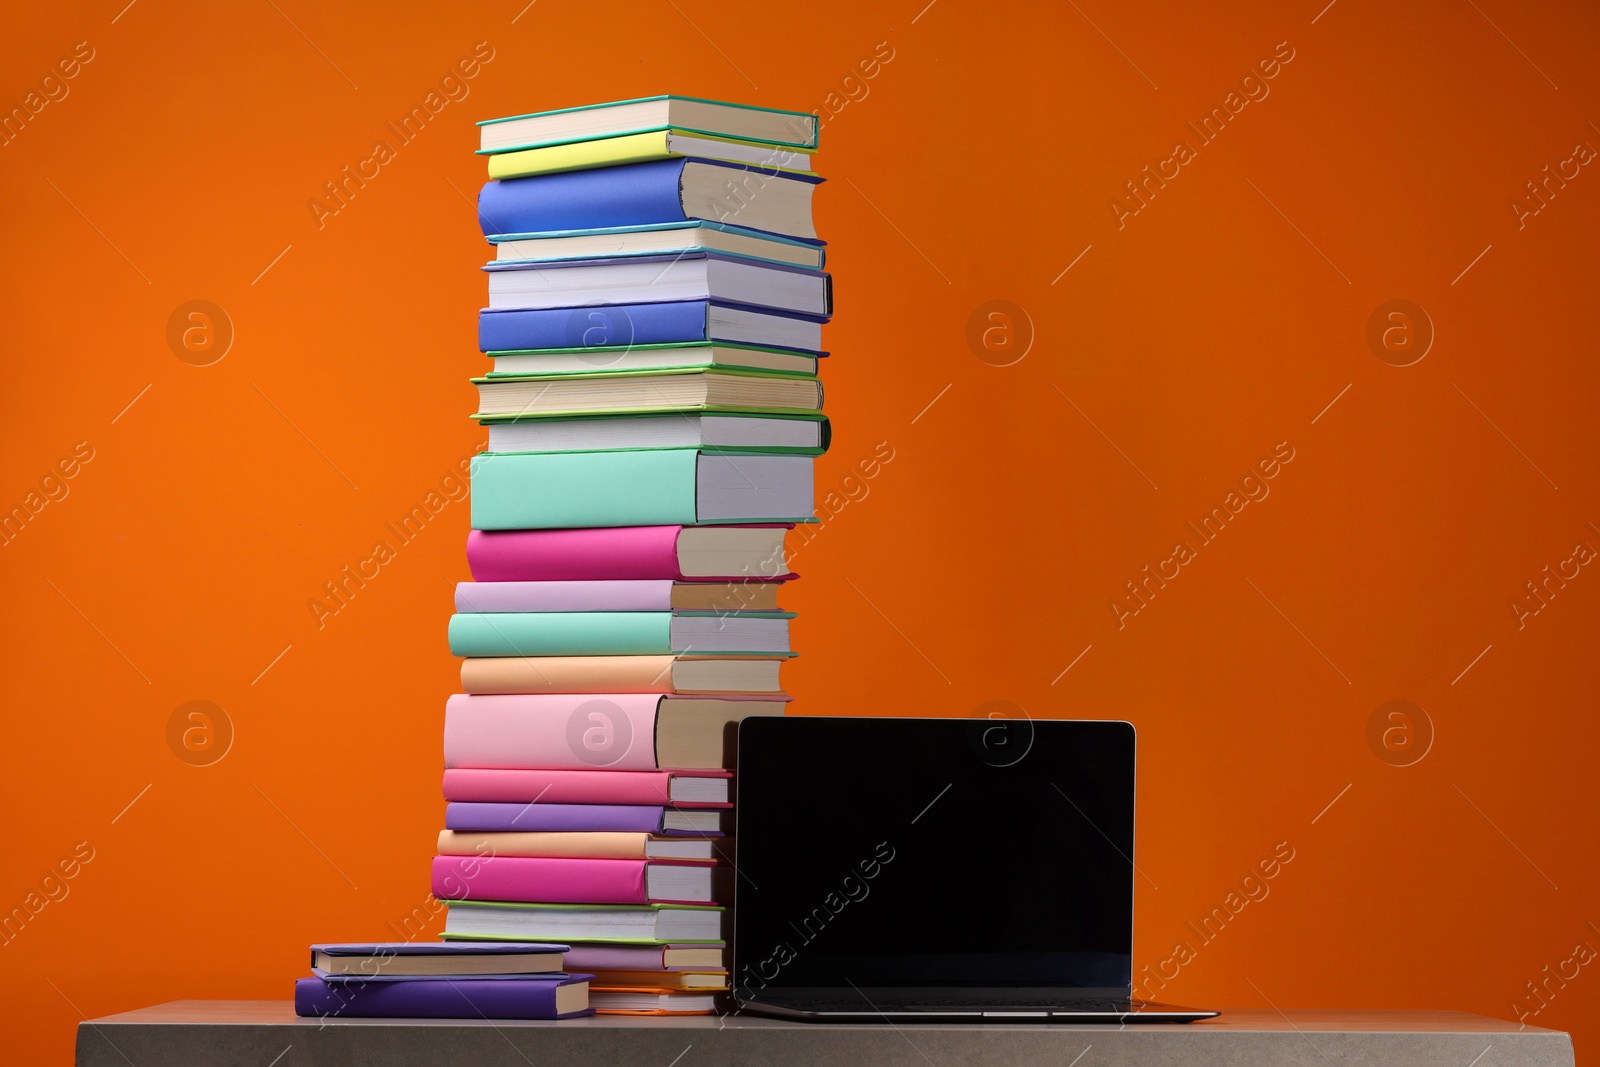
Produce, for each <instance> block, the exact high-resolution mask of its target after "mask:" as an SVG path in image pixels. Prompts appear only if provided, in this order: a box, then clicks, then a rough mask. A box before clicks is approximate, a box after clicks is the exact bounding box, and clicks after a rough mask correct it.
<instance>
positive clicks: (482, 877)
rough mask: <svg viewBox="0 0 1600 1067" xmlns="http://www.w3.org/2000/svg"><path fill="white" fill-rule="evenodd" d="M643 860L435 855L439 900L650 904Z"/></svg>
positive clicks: (434, 880) (434, 864)
mask: <svg viewBox="0 0 1600 1067" xmlns="http://www.w3.org/2000/svg"><path fill="white" fill-rule="evenodd" d="M646 866H647V865H646V864H645V862H644V861H643V860H596V859H549V858H545V857H538V856H435V857H434V858H433V895H434V896H435V897H436V898H437V899H439V900H501V901H515V902H527V903H540V904H648V903H650V901H649V899H648V898H647V897H646V895H645V869H646Z"/></svg>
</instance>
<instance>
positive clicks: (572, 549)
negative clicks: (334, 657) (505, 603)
mask: <svg viewBox="0 0 1600 1067" xmlns="http://www.w3.org/2000/svg"><path fill="white" fill-rule="evenodd" d="M789 527H790V524H788V523H768V524H764V525H756V526H745V525H728V526H704V527H695V526H682V525H661V526H619V527H612V528H599V529H551V530H505V531H489V530H473V531H472V532H471V533H469V534H467V565H468V566H469V567H470V568H471V569H472V577H473V578H474V579H476V580H477V581H480V582H545V581H611V580H629V579H651V578H655V579H661V578H667V579H671V580H673V581H688V580H705V579H712V578H721V579H724V580H735V581H740V580H746V579H754V580H766V581H776V580H779V579H790V578H794V577H796V575H794V574H793V573H791V572H790V570H789V566H788V563H787V561H786V560H785V559H784V551H783V538H784V534H785V533H786V532H787V531H788V529H789Z"/></svg>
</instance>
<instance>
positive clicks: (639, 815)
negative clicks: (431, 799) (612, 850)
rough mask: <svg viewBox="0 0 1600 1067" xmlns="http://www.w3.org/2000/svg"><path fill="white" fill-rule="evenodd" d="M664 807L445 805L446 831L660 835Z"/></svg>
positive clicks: (620, 805) (626, 805)
mask: <svg viewBox="0 0 1600 1067" xmlns="http://www.w3.org/2000/svg"><path fill="white" fill-rule="evenodd" d="M665 814H666V809H665V808H651V807H645V806H643V805H637V804H479V803H453V804H447V805H445V809H444V825H445V828H446V829H448V830H524V831H527V830H533V831H540V832H571V831H579V832H591V833H593V832H611V833H633V834H659V833H660V832H661V820H662V818H663V816H664V815H665Z"/></svg>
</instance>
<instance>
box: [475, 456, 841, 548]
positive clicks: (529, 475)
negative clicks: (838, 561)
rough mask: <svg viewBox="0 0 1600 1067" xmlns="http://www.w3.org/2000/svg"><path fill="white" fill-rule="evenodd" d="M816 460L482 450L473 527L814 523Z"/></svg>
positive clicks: (548, 527)
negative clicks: (813, 469)
mask: <svg viewBox="0 0 1600 1067" xmlns="http://www.w3.org/2000/svg"><path fill="white" fill-rule="evenodd" d="M812 493H813V488H812V477H811V457H809V456H795V455H771V454H768V453H760V452H742V453H725V454H717V453H710V452H703V451H700V450H698V449H687V448H685V449H656V450H641V451H632V452H558V453H542V454H541V453H502V452H481V453H479V454H478V455H477V456H476V457H474V458H473V461H472V527H473V529H476V530H558V529H572V528H580V527H594V526H692V525H697V524H711V523H722V524H727V523H765V522H813V521H815V515H814V514H813V512H814V511H815V508H816V503H815V500H814V499H813V495H812Z"/></svg>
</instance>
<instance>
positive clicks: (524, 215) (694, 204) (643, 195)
mask: <svg viewBox="0 0 1600 1067" xmlns="http://www.w3.org/2000/svg"><path fill="white" fill-rule="evenodd" d="M821 182H822V179H821V178H819V177H816V176H815V175H812V174H804V173H798V172H793V171H778V172H774V171H770V170H763V169H762V168H760V167H748V166H743V165H741V164H738V163H722V162H716V161H712V160H691V159H662V160H656V161H654V162H650V163H629V164H627V165H625V166H620V167H602V168H600V169H599V170H578V171H568V172H566V173H562V174H541V175H539V176H537V177H533V178H512V179H509V180H507V181H500V182H489V183H487V184H486V185H485V186H484V187H483V189H482V191H480V192H479V194H478V225H479V226H480V227H481V228H482V230H483V233H484V235H485V236H491V235H494V234H503V233H547V232H549V231H552V230H593V229H602V228H606V227H613V226H659V225H662V224H664V223H671V222H688V221H691V220H694V219H705V220H708V221H711V222H725V223H732V224H734V225H737V226H743V227H746V228H747V229H752V230H762V231H765V232H768V233H775V234H779V235H781V236H784V237H803V238H808V239H815V237H816V236H817V231H816V229H815V227H814V226H813V225H812V221H811V194H812V191H813V190H814V189H816V187H817V185H819V184H820V183H821Z"/></svg>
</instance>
